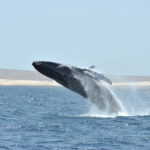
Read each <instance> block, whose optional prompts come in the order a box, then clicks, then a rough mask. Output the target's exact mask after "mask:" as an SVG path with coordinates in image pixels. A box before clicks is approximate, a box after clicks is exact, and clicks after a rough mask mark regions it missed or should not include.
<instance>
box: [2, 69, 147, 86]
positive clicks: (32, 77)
mask: <svg viewBox="0 0 150 150" xmlns="http://www.w3.org/2000/svg"><path fill="white" fill-rule="evenodd" d="M105 76H107V77H108V78H110V79H111V80H112V83H113V84H112V86H113V87H121V86H123V87H125V86H150V76H117V75H105ZM0 85H6V86H11V85H18V86H19V85H20V86H21V85H22V86H23V85H26V86H61V85H60V84H58V83H57V82H55V81H54V80H52V79H49V78H47V77H45V76H43V75H42V74H40V73H38V72H37V71H28V70H27V71H26V70H13V69H0Z"/></svg>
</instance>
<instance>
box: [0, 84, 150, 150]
mask: <svg viewBox="0 0 150 150" xmlns="http://www.w3.org/2000/svg"><path fill="white" fill-rule="evenodd" d="M113 91H114V93H115V94H116V95H117V96H118V97H119V99H120V100H121V102H122V103H123V106H124V107H125V108H126V111H127V115H125V116H114V117H112V116H104V115H103V114H101V113H99V112H98V111H97V108H96V107H95V106H93V105H92V104H91V103H90V102H88V101H87V100H86V99H84V98H82V97H81V96H79V95H78V94H76V93H74V92H71V91H69V90H67V89H65V88H63V87H31V86H29V87H28V86H0V150H1V149H2V150H3V149H4V150H5V149H6V150H7V149H8V150H72V149H73V150H100V149H101V150H117V149H118V150H149V149H150V87H145V88H135V87H132V88H116V89H113Z"/></svg>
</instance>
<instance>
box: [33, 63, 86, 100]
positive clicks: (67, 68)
mask: <svg viewBox="0 0 150 150" xmlns="http://www.w3.org/2000/svg"><path fill="white" fill-rule="evenodd" d="M32 65H33V66H34V67H35V69H36V70H37V71H39V72H40V73H42V74H43V75H45V76H47V77H49V78H52V79H54V80H55V81H56V82H58V83H59V84H61V85H63V86H64V87H66V88H68V89H70V90H72V91H75V92H77V93H78V94H80V95H82V96H83V97H85V98H86V97H87V94H86V92H85V90H84V87H83V86H82V84H81V82H80V81H79V80H78V79H77V78H76V77H77V76H81V75H82V76H83V74H84V71H83V70H82V69H80V68H78V67H74V66H71V65H62V64H59V63H55V62H47V61H35V62H33V63H32Z"/></svg>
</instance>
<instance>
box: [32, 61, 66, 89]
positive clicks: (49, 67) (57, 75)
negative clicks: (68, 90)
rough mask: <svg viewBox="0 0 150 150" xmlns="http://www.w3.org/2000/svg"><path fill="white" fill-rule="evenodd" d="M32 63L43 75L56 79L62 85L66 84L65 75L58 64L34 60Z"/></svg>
mask: <svg viewBox="0 0 150 150" xmlns="http://www.w3.org/2000/svg"><path fill="white" fill-rule="evenodd" d="M32 65H33V66H34V68H35V69H36V70H37V71H39V72H40V73H42V74H43V75H45V76H47V77H50V78H52V79H54V80H56V81H57V82H58V83H60V84H62V85H64V86H67V85H68V82H67V80H66V76H65V75H64V74H63V72H61V71H60V69H59V67H60V64H58V63H54V62H46V61H34V62H33V63H32Z"/></svg>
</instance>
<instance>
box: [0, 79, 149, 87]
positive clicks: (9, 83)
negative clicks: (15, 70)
mask: <svg viewBox="0 0 150 150" xmlns="http://www.w3.org/2000/svg"><path fill="white" fill-rule="evenodd" d="M0 85H1V86H3V85H4V86H13V85H16V86H61V85H60V84H58V83H57V82H55V81H53V80H52V81H36V80H8V79H0ZM112 86H113V87H126V86H150V82H114V83H113V84H112Z"/></svg>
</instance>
